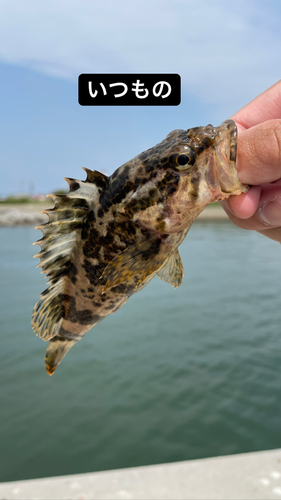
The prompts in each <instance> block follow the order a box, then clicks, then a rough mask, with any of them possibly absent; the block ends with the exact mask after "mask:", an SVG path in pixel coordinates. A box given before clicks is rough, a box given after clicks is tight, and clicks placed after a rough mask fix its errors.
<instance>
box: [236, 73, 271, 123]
mask: <svg viewBox="0 0 281 500" xmlns="http://www.w3.org/2000/svg"><path fill="white" fill-rule="evenodd" d="M231 118H232V119H233V120H234V121H235V122H236V123H237V125H238V128H239V129H240V130H245V129H248V128H250V127H253V126H254V125H258V124H259V123H262V122H265V121H267V120H272V119H276V118H281V80H279V82H277V83H275V84H274V85H273V86H272V87H270V88H269V89H267V90H266V91H265V92H263V93H262V94H260V95H259V96H258V97H256V98H255V99H254V100H253V101H251V102H249V104H247V105H246V106H244V108H242V109H240V110H239V111H237V113H235V114H234V115H233V116H232V117H231Z"/></svg>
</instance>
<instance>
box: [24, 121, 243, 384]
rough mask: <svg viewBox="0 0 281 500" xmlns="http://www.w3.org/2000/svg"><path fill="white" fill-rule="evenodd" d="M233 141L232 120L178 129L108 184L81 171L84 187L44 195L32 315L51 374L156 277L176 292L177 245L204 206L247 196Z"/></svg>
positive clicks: (73, 184)
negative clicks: (44, 284)
mask: <svg viewBox="0 0 281 500" xmlns="http://www.w3.org/2000/svg"><path fill="white" fill-rule="evenodd" d="M236 143H237V132H236V126H235V123H234V122H233V121H232V120H228V121H225V122H224V123H223V124H222V125H221V126H219V127H213V126H212V125H207V126H206V127H196V128H193V129H189V130H175V131H173V132H171V133H170V134H169V135H168V136H167V137H166V139H164V140H163V141H162V142H160V143H159V144H157V145H156V146H155V147H153V148H151V149H148V150H147V151H145V152H144V153H141V154H140V155H138V156H136V158H134V159H133V160H131V161H129V162H128V163H125V165H122V166H121V167H120V168H118V169H117V170H116V171H115V172H114V173H113V174H112V175H111V176H110V177H107V176H105V175H103V174H101V173H99V172H97V171H91V170H88V169H85V170H86V173H87V179H86V180H85V181H78V180H74V179H66V180H67V182H68V184H69V193H68V194H67V195H61V196H53V195H51V198H52V199H53V200H54V203H55V207H54V208H53V209H51V210H47V212H46V213H47V214H48V215H49V222H48V223H47V224H44V225H42V226H39V228H40V229H41V230H42V232H43V238H42V239H41V240H39V242H37V243H38V244H39V245H40V246H41V252H40V253H39V254H37V255H36V257H40V259H41V262H40V266H41V267H42V270H43V272H45V273H46V275H47V276H48V278H49V287H48V288H47V289H46V290H45V291H44V292H43V293H42V294H41V295H40V299H39V301H38V302H37V304H36V306H35V308H34V311H33V316H32V327H33V329H34V331H35V333H36V335H39V336H40V337H41V338H42V339H43V340H49V345H48V347H47V351H46V357H45V362H46V369H47V372H48V374H49V375H52V373H53V372H54V371H55V369H56V367H57V365H58V364H59V363H60V361H61V360H62V358H63V357H64V356H65V354H66V353H67V352H68V351H69V349H70V348H71V347H72V346H73V345H74V344H75V343H76V342H78V340H81V339H82V337H83V336H84V335H85V333H86V332H87V331H88V330H90V328H92V327H93V326H94V325H96V324H97V323H98V322H99V321H101V320H102V319H104V318H105V317H106V316H107V315H108V314H111V313H113V312H115V311H117V309H119V307H121V306H122V305H123V304H125V302H126V301H127V300H128V298H129V297H130V296H131V295H132V294H134V293H136V292H138V291H139V290H141V289H142V288H143V287H144V286H145V285H146V284H147V283H148V282H149V281H150V280H151V279H152V278H153V277H154V276H155V275H157V276H158V277H159V278H161V279H162V280H164V281H167V282H168V283H170V284H171V285H172V286H174V287H177V286H179V285H180V284H181V282H182V277H183V265H182V261H181V257H180V254H179V251H178V246H179V245H180V244H181V243H182V241H183V239H184V238H185V236H186V234H187V232H188V230H189V228H190V226H191V224H192V223H193V221H194V219H195V218H196V217H197V216H198V215H199V214H200V212H202V210H203V209H204V208H205V207H206V206H207V205H208V204H209V203H211V202H213V201H216V200H223V199H225V198H228V197H229V196H231V195H238V194H240V193H242V192H246V191H247V190H248V187H247V186H244V185H242V184H241V183H240V181H239V179H238V176H237V172H236V166H235V160H236Z"/></svg>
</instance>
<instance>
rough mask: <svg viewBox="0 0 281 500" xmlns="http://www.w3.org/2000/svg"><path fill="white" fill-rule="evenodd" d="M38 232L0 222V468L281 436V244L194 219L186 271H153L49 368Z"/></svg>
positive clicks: (161, 453) (18, 474)
mask: <svg viewBox="0 0 281 500" xmlns="http://www.w3.org/2000/svg"><path fill="white" fill-rule="evenodd" d="M40 234H41V233H40V232H39V231H35V230H33V229H32V228H29V227H22V228H2V229H0V279H1V288H0V308H1V309H0V311H1V314H0V316H1V317H0V332H1V354H0V356H1V358H0V361H1V365H0V366H1V368H0V381H1V382H0V401H1V407H0V411H1V421H0V443H1V466H0V471H1V474H0V480H1V481H11V480H16V479H27V478H36V477H43V476H54V475H61V474H71V473H79V472H89V471H97V470H105V469H113V468H122V467H130V466H138V465H148V464H154V463H163V462H172V461H177V460H186V459H195V458H201V457H209V456H216V455H224V454H232V453H241V452H248V451H256V450H263V449H270V448H277V447H281V420H280V415H281V397H280V396H281V389H280V388H281V369H280V365H281V363H280V361H281V352H280V348H281V335H280V334H281V331H280V324H281V308H280V276H281V271H280V245H279V244H277V243H276V242H274V241H271V240H268V239H267V238H264V237H262V236H261V235H258V234H256V233H253V232H247V231H242V230H239V229H237V228H235V227H234V226H233V225H231V224H230V223H208V224H206V223H200V222H197V223H195V224H194V226H193V227H192V229H191V231H190V233H189V235H188V237H187V239H186V240H185V242H184V243H183V244H182V246H181V248H180V252H181V255H182V259H183V263H184V267H185V277H184V283H183V285H182V286H181V287H180V288H178V289H176V290H174V289H173V288H172V287H171V286H169V285H168V284H166V283H164V282H162V281H160V280H159V279H157V278H154V280H152V282H151V283H150V284H149V285H148V286H147V287H146V288H145V289H144V290H143V291H141V292H140V293H139V294H137V295H136V296H134V297H132V298H131V299H130V300H129V302H128V303H127V304H126V305H125V306H124V307H123V308H121V309H120V310H119V311H118V312H117V313H115V314H114V315H111V316H109V317H108V318H107V319H105V320H104V321H102V322H101V323H100V324H99V325H97V326H96V327H95V328H94V330H93V331H92V332H91V333H88V334H87V335H86V337H85V339H83V341H82V342H80V343H78V344H77V345H76V346H75V347H74V348H73V349H72V350H71V352H70V353H69V354H68V355H67V356H66V358H65V359H64V361H63V363H62V364H61V365H60V366H59V368H58V369H57V371H56V373H55V375H54V376H53V377H48V376H47V374H46V373H45V369H44V352H45V347H46V344H45V343H44V342H43V341H42V340H40V339H38V338H37V337H35V335H34V334H33V332H32V330H31V327H30V316H31V311H32V308H33V305H34V303H35V302H36V301H37V298H38V295H39V293H40V292H41V291H42V290H43V289H44V287H45V282H44V278H43V275H40V270H39V269H35V265H36V263H37V260H36V261H35V260H33V259H32V255H33V254H34V253H35V251H36V249H38V247H32V245H31V244H32V242H33V241H34V240H36V239H38V238H39V237H40Z"/></svg>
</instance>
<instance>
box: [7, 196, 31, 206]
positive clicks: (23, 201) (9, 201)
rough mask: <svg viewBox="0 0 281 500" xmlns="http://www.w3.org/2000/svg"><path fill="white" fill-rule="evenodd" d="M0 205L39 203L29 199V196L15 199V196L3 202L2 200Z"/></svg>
mask: <svg viewBox="0 0 281 500" xmlns="http://www.w3.org/2000/svg"><path fill="white" fill-rule="evenodd" d="M0 203H5V204H6V203H12V204H14V203H37V200H33V199H31V198H29V197H28V196H26V197H22V198H14V197H13V196H8V197H7V198H4V199H3V200H0Z"/></svg>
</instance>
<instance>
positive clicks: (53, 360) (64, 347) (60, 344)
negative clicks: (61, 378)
mask: <svg viewBox="0 0 281 500" xmlns="http://www.w3.org/2000/svg"><path fill="white" fill-rule="evenodd" d="M81 338H82V337H81ZM76 342H77V341H76V340H68V339H65V338H62V337H58V336H56V337H54V338H53V339H51V340H50V341H49V344H48V347H47V350H46V354H45V366H46V370H47V373H48V375H53V373H54V371H55V369H56V367H57V366H58V365H59V364H60V362H61V360H62V359H63V358H64V356H65V355H66V354H67V353H68V351H69V350H70V349H71V347H73V346H74V344H76Z"/></svg>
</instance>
